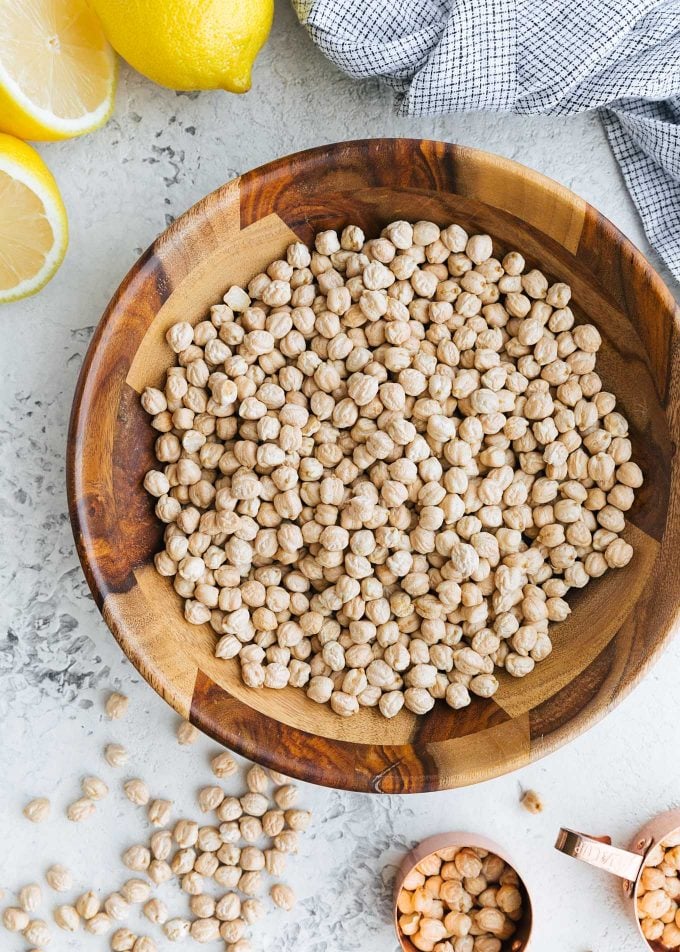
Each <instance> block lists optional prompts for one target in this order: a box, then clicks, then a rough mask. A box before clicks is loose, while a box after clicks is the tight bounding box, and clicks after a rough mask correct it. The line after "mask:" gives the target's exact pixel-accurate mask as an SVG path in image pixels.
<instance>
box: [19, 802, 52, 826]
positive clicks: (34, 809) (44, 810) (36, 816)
mask: <svg viewBox="0 0 680 952" xmlns="http://www.w3.org/2000/svg"><path fill="white" fill-rule="evenodd" d="M23 814H24V816H25V817H26V819H27V820H30V821H31V823H43V822H44V821H45V820H46V819H47V818H48V816H49V815H50V801H49V800H48V799H47V797H37V798H36V799H35V800H31V802H30V803H27V804H26V806H25V807H24V809H23Z"/></svg>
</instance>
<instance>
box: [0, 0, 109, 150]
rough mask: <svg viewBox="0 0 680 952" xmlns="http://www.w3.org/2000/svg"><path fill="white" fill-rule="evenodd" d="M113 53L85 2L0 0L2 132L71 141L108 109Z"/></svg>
mask: <svg viewBox="0 0 680 952" xmlns="http://www.w3.org/2000/svg"><path fill="white" fill-rule="evenodd" d="M115 87H116V54H115V53H114V52H113V50H112V48H111V47H110V45H109V43H108V41H107V39H106V37H105V36H104V31H103V30H102V27H101V24H100V23H99V20H98V19H97V15H96V13H94V12H93V11H92V10H91V9H90V7H89V6H88V5H87V3H86V2H85V0H0V131H1V132H9V133H11V134H12V135H15V136H19V137H20V138H21V139H68V138H70V137H71V136H78V135H82V134H83V133H85V132H91V131H92V130H93V129H97V128H98V127H99V126H101V125H103V124H104V123H105V122H106V120H107V119H108V118H109V116H110V114H111V110H112V108H113V98H114V93H115Z"/></svg>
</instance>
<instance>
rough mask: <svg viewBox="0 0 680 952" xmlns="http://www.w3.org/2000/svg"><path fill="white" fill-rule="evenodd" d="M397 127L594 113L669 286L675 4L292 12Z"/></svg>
mask: <svg viewBox="0 0 680 952" xmlns="http://www.w3.org/2000/svg"><path fill="white" fill-rule="evenodd" d="M293 4H294V6H295V8H296V10H297V13H298V16H299V17H300V20H301V21H302V22H303V23H304V24H305V26H306V27H307V28H308V30H309V32H310V33H311V35H312V38H313V39H314V41H315V42H316V43H317V44H318V46H319V47H320V48H321V49H322V50H323V52H324V53H325V54H326V55H327V56H328V57H329V58H330V59H331V60H332V61H333V62H334V63H335V64H336V65H337V66H339V67H340V68H341V69H343V70H344V71H345V72H347V73H349V74H350V75H351V76H354V77H356V78H364V77H368V76H380V77H382V78H383V79H384V80H385V81H386V82H387V83H388V84H389V85H390V86H392V87H393V88H394V89H395V91H396V93H397V95H398V102H399V112H400V113H401V114H402V115H411V116H426V115H441V114H444V113H449V112H470V111H477V110H493V111H497V112H514V113H519V114H530V113H531V114H536V113H543V114H550V115H562V116H569V115H573V114H574V113H577V112H583V111H584V110H587V109H598V110H599V111H600V114H601V116H602V119H603V122H604V125H605V128H606V130H607V134H608V136H609V141H610V144H611V147H612V150H613V152H614V155H615V156H616V158H617V160H618V162H619V165H620V166H621V171H622V172H623V175H624V178H625V180H626V183H627V185H628V188H629V190H630V193H631V195H632V197H633V200H634V201H635V204H636V205H637V208H638V210H639V212H640V215H641V217H642V221H643V224H644V228H645V232H646V233H647V237H648V238H649V241H650V243H651V244H652V245H653V246H654V247H655V248H656V250H657V251H658V252H659V254H660V255H661V257H662V258H663V259H664V261H665V262H666V264H667V265H668V267H669V268H670V270H671V271H672V272H673V274H674V275H675V277H676V278H678V279H680V0H293Z"/></svg>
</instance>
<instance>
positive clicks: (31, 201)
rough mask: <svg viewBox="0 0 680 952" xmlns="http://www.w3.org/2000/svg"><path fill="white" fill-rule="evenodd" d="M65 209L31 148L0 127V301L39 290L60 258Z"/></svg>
mask: <svg viewBox="0 0 680 952" xmlns="http://www.w3.org/2000/svg"><path fill="white" fill-rule="evenodd" d="M67 244H68V222H67V219H66V209H65V208H64V203H63V201H62V200H61V195H60V194H59V188H58V186H57V183H56V182H55V180H54V177H53V176H52V173H51V172H50V170H49V169H48V168H47V166H46V165H45V163H44V162H43V160H42V159H41V158H40V156H39V155H38V153H37V152H36V151H35V149H32V148H31V146H30V145H26V143H25V142H20V141H19V139H15V138H14V137H13V136H8V135H3V134H2V133H0V304H2V303H4V302H6V301H16V300H17V299H18V298H22V297H27V296H28V295H29V294H35V292H36V291H39V290H40V288H42V287H43V286H44V285H45V284H47V282H48V281H49V280H50V278H51V277H52V276H53V275H54V274H55V272H56V271H57V269H58V267H59V265H60V264H61V262H62V261H63V260H64V255H65V254H66V246H67Z"/></svg>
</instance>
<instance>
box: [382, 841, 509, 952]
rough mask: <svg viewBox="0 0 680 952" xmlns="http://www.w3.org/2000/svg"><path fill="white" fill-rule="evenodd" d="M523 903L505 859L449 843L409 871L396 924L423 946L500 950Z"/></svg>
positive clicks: (450, 951)
mask: <svg viewBox="0 0 680 952" xmlns="http://www.w3.org/2000/svg"><path fill="white" fill-rule="evenodd" d="M522 905H523V899H522V892H521V890H520V881H519V877H518V875H517V873H516V872H515V870H514V869H512V868H511V867H510V866H508V865H507V864H506V863H505V862H504V860H502V859H501V858H500V857H499V856H496V855H495V854H494V853H489V852H488V851H487V850H484V849H479V848H477V847H468V846H466V847H463V848H462V849H458V848H455V847H450V848H445V849H441V850H438V851H437V852H436V853H431V854H430V855H429V856H427V857H425V859H424V860H422V861H421V862H420V863H418V865H417V866H416V867H415V868H414V869H412V870H411V872H410V873H408V874H407V876H406V878H405V879H404V882H403V885H402V888H401V890H400V891H399V895H398V897H397V908H398V910H399V918H398V925H399V930H400V932H401V934H402V935H404V936H408V937H409V939H410V941H411V942H412V943H413V945H414V946H415V947H416V949H419V950H421V952H501V949H502V948H503V947H504V944H505V942H506V940H507V939H510V938H511V937H512V936H513V935H514V933H515V930H516V928H517V927H516V923H517V922H519V920H520V919H521V918H522Z"/></svg>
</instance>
